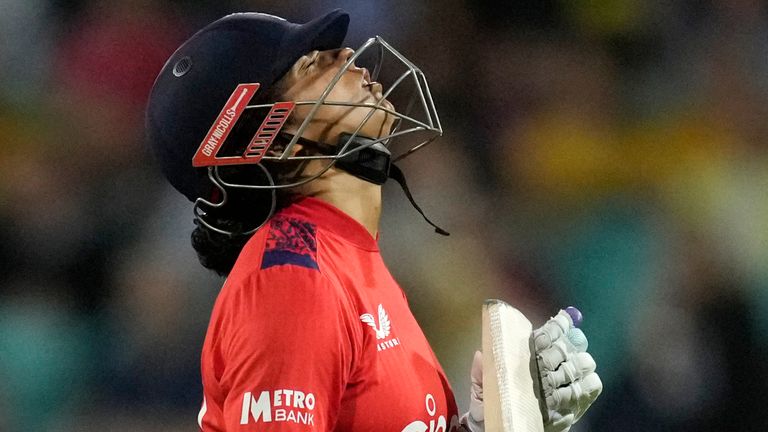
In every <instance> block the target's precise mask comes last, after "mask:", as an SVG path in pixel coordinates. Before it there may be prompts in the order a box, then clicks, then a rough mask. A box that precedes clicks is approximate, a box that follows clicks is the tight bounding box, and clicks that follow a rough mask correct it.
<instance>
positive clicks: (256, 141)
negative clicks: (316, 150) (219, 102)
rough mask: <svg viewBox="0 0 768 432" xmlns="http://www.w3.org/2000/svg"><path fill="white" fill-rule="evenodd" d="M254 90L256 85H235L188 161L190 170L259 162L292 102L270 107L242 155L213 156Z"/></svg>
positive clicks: (289, 111) (285, 117)
mask: <svg viewBox="0 0 768 432" xmlns="http://www.w3.org/2000/svg"><path fill="white" fill-rule="evenodd" d="M258 89H259V84H258V83H254V84H238V86H237V87H236V88H235V91H233V92H232V94H231V95H230V96H229V99H228V100H227V102H226V103H225V104H224V107H223V108H222V109H221V112H220V113H219V116H218V117H216V120H215V121H214V122H213V124H212V125H211V128H210V129H209V130H208V134H206V136H205V138H204V139H203V141H202V142H201V143H200V147H198V149H197V152H195V156H194V157H193V158H192V166H195V167H206V166H216V165H240V164H252V163H258V162H259V161H260V160H261V158H262V157H263V156H264V154H265V153H266V152H267V150H268V149H269V146H270V145H271V144H272V141H274V139H275V137H276V136H277V133H278V132H279V131H280V129H281V128H282V127H283V124H285V121H286V119H287V118H288V116H289V115H290V114H291V111H293V107H294V105H295V104H294V103H293V102H278V103H276V104H274V105H273V106H272V108H271V109H270V111H269V113H268V114H267V116H266V117H265V118H264V120H263V121H262V123H261V125H260V126H259V128H258V129H257V130H256V132H255V134H254V135H253V138H252V139H251V140H250V143H249V144H248V146H247V147H246V148H245V151H244V152H243V154H242V155H236V156H217V154H218V153H219V151H220V150H221V148H222V147H223V143H224V142H225V141H226V140H227V137H228V136H229V134H230V132H231V131H232V129H233V128H234V126H235V124H236V123H237V121H238V119H240V117H241V116H242V114H243V112H244V111H245V109H246V107H247V106H248V103H249V102H250V101H251V99H252V98H253V95H254V94H256V91H257V90H258ZM243 121H246V120H243ZM238 127H239V126H238Z"/></svg>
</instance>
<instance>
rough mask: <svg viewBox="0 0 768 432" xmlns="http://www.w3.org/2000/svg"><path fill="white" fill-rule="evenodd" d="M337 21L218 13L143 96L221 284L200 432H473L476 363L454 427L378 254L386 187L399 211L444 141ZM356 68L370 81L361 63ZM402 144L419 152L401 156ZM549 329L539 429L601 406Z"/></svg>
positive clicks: (419, 96)
mask: <svg viewBox="0 0 768 432" xmlns="http://www.w3.org/2000/svg"><path fill="white" fill-rule="evenodd" d="M348 23H349V17H348V15H347V14H346V13H344V12H342V11H339V10H336V11H333V12H330V13H328V14H327V15H325V16H322V17H320V18H317V19H315V20H313V21H311V22H309V23H306V24H293V23H290V22H288V21H286V20H284V19H282V18H279V17H276V16H272V15H267V14H259V13H239V14H233V15H229V16H226V17H224V18H221V19H219V20H217V21H215V22H213V23H211V24H209V25H208V26H206V27H205V28H203V29H202V30H200V31H199V32H197V33H196V34H195V35H193V36H192V37H191V38H190V39H189V40H187V41H186V42H185V43H184V44H183V45H182V46H181V47H180V48H179V49H178V50H177V51H176V52H175V53H174V54H173V55H172V56H171V58H170V59H169V60H168V62H167V63H166V65H165V66H164V67H163V69H162V71H161V72H160V74H159V76H158V77H157V80H156V81H155V84H154V87H153V89H152V93H151V95H150V100H149V104H148V108H147V132H148V138H149V142H150V145H151V147H152V150H153V153H154V154H155V156H156V157H157V159H158V161H159V163H160V166H161V168H162V170H163V172H164V174H165V175H166V177H167V178H168V179H169V181H170V182H171V184H173V186H174V187H175V188H176V189H178V190H179V191H180V192H181V193H183V194H184V195H185V196H186V197H187V198H189V199H190V200H191V201H193V202H194V211H195V224H196V228H195V230H194V232H193V234H192V243H193V246H194V248H195V249H196V251H197V253H198V256H199V259H200V262H201V263H202V265H204V266H205V267H207V268H210V269H212V270H214V271H216V272H218V273H219V274H221V275H226V276H227V279H226V282H225V283H224V286H223V288H222V289H221V291H220V293H219V295H218V298H217V300H216V303H215V306H214V308H213V312H212V316H211V320H210V324H209V327H208V332H207V335H206V338H205V343H204V346H203V353H202V361H201V368H202V380H203V393H204V394H203V401H202V408H201V410H200V413H199V416H198V423H199V425H200V428H201V429H202V430H203V431H205V432H220V431H257V430H258V431H272V430H274V431H331V430H333V431H414V432H415V431H427V430H429V431H456V430H463V429H465V428H467V429H470V430H483V415H482V384H481V382H480V380H479V379H477V377H478V376H480V375H478V373H479V367H480V366H479V364H480V363H479V362H475V366H474V371H473V373H472V374H473V376H474V377H475V379H474V384H473V395H472V409H471V411H470V413H467V414H466V415H464V416H461V415H460V414H459V413H458V411H457V406H456V402H455V400H454V395H453V393H452V391H451V387H450V385H449V384H448V382H447V380H446V377H445V374H444V373H443V370H442V368H441V367H440V364H439V363H438V361H437V359H436V358H435V355H434V354H433V352H432V350H431V348H430V346H429V344H428V342H427V340H426V338H425V337H424V335H423V333H422V331H421V329H420V328H419V325H418V324H417V322H416V320H415V319H414V317H413V315H412V314H411V311H410V310H409V307H408V303H407V301H406V297H405V294H404V293H403V291H402V290H401V289H400V287H399V286H398V285H397V283H396V282H395V281H394V279H393V278H392V276H391V275H390V273H389V271H388V270H387V268H386V266H385V264H384V262H383V261H382V258H381V255H380V253H379V248H378V245H377V237H378V229H379V227H378V225H379V215H380V210H381V199H382V198H381V185H382V184H383V183H384V182H385V181H386V180H387V179H388V178H390V177H392V178H394V179H395V180H397V181H398V182H399V183H401V185H402V186H403V188H404V190H405V191H406V194H407V195H408V196H409V198H410V194H409V193H408V192H407V187H406V186H405V180H404V177H403V176H402V173H401V172H400V170H399V169H398V168H397V167H396V166H395V165H394V162H395V161H396V160H398V159H400V158H402V157H405V156H407V155H409V154H411V153H412V152H414V151H415V150H417V149H419V148H421V147H423V146H424V145H425V144H426V143H428V142H430V141H431V140H432V139H434V138H435V137H437V136H439V135H440V134H441V133H442V129H441V126H440V121H439V118H438V116H437V112H436V111H435V108H434V104H433V102H432V97H431V94H430V93H429V87H428V86H427V82H426V79H425V77H424V75H423V73H422V72H421V71H420V70H419V69H418V68H417V67H416V66H415V65H413V64H412V63H411V62H410V61H409V60H408V59H407V58H405V57H404V56H403V55H402V54H400V53H399V52H397V51H396V50H395V49H394V48H392V47H391V46H390V45H389V44H388V43H386V41H384V40H383V39H381V38H378V37H377V38H372V39H370V40H369V41H367V42H366V43H365V44H364V45H363V46H362V47H361V48H360V49H358V50H357V51H355V50H352V49H349V48H341V46H342V42H343V40H344V38H345V36H346V31H347V26H348ZM363 54H366V55H373V57H374V59H375V61H374V65H373V66H372V68H371V69H366V68H362V67H358V66H357V64H356V60H358V59H361V58H362V57H360V56H362V55H363ZM386 64H390V65H394V66H393V69H392V70H396V69H398V68H399V70H400V72H398V73H392V72H385V71H384V70H383V68H382V65H386ZM387 73H389V78H390V79H391V81H392V83H391V85H388V86H386V87H385V86H384V85H382V84H380V83H379V82H378V81H377V77H378V76H386V75H387ZM406 87H410V89H409V91H407V92H405V93H404V94H406V95H409V96H408V99H407V102H405V103H404V104H405V105H404V106H403V107H402V108H399V109H395V106H394V105H393V104H392V103H391V102H390V99H392V98H393V97H394V95H395V93H394V91H395V90H396V89H399V90H402V89H404V88H406ZM399 90H398V91H399ZM404 136H409V137H417V138H418V139H417V140H416V144H415V145H412V146H409V147H408V148H407V149H405V151H402V152H401V154H399V155H396V154H395V153H394V149H395V147H394V144H393V143H395V142H397V141H399V140H400V139H401V138H402V137H404ZM411 201H413V200H412V199H411ZM414 205H415V203H414ZM416 207H417V209H418V206H416ZM425 218H426V217H425ZM430 223H431V222H430ZM436 229H437V230H438V232H441V233H445V232H444V231H442V230H440V229H439V228H437V227H436ZM547 326H549V327H547ZM558 329H559V327H558V325H557V322H556V320H551V321H550V322H549V323H548V324H545V328H544V330H545V331H546V333H547V335H550V336H551V337H549V336H548V339H547V340H548V342H547V343H546V344H544V346H542V347H541V349H542V350H544V349H548V350H550V351H551V352H552V353H555V357H557V358H558V359H557V360H556V361H555V363H556V364H562V365H563V366H562V367H560V368H559V369H558V370H559V374H558V373H556V372H557V371H555V370H553V371H552V374H551V376H550V377H544V378H545V379H544V381H546V380H549V381H550V382H551V383H553V384H552V386H553V387H554V388H555V389H558V388H559V389H558V391H561V393H562V395H561V396H558V397H557V398H556V399H557V401H556V403H553V404H552V406H550V411H552V413H554V415H550V416H549V417H550V418H553V419H555V420H554V421H550V422H548V425H547V428H548V429H547V430H552V431H554V430H567V429H568V428H569V427H570V425H571V424H572V423H573V422H574V421H575V419H576V418H577V417H578V416H580V415H581V413H583V411H584V410H585V409H586V407H587V406H589V404H591V402H592V401H593V400H594V397H596V396H597V393H599V389H597V390H596V389H595V388H594V387H595V386H594V385H592V386H591V387H589V388H587V389H584V385H583V384H584V382H587V381H589V380H583V379H582V378H584V377H585V375H589V374H593V371H594V362H593V361H592V360H591V357H589V358H588V359H585V358H584V357H583V355H586V356H588V354H586V353H581V354H582V356H581V357H579V356H577V355H575V354H574V352H575V351H573V349H572V347H571V345H563V341H564V340H565V336H564V334H565V333H567V327H566V329H565V331H560V330H558ZM540 331H542V330H540ZM550 342H551V343H550ZM558 344H559V345H558ZM550 357H552V356H550ZM579 358H581V360H578V359H579ZM590 362H591V365H590V364H589V363H590ZM595 377H596V375H595ZM592 381H594V380H592ZM597 382H598V383H599V380H597Z"/></svg>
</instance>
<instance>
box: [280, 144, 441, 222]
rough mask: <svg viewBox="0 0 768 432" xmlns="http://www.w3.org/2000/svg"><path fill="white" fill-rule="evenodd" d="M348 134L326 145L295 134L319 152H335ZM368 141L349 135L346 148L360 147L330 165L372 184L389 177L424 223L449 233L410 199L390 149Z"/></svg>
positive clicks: (408, 191)
mask: <svg viewBox="0 0 768 432" xmlns="http://www.w3.org/2000/svg"><path fill="white" fill-rule="evenodd" d="M285 135H288V134H285ZM351 136H352V134H348V133H342V134H341V135H340V136H339V142H338V143H337V145H336V146H330V145H328V144H324V143H319V142H316V141H312V140H309V139H306V138H303V137H299V139H298V140H297V141H296V142H297V143H299V144H302V145H304V146H305V147H307V146H308V147H311V148H314V149H317V150H318V151H319V152H320V153H322V154H324V155H329V156H330V155H335V154H337V152H338V149H340V148H341V147H342V146H343V145H344V144H346V143H347V141H349V139H350V137H351ZM371 141H373V139H371V138H368V137H364V136H360V135H357V136H355V137H354V138H352V141H351V142H350V143H349V145H348V146H347V148H348V149H349V150H354V149H356V148H358V147H364V148H362V149H360V150H358V151H356V152H354V153H351V154H348V155H347V156H344V157H342V158H339V159H337V160H336V163H335V164H334V166H335V167H337V168H339V169H341V170H344V171H346V172H348V173H349V174H352V175H353V176H355V177H357V178H359V179H361V180H365V181H367V182H369V183H373V184H375V185H382V184H384V183H386V181H387V179H390V178H391V179H392V180H394V181H396V182H397V183H398V184H399V185H400V187H401V188H402V189H403V192H404V193H405V196H406V197H407V198H408V201H410V202H411V205H412V206H413V208H415V209H416V211H418V212H419V214H421V216H422V217H423V218H424V220H425V221H427V223H428V224H430V225H432V227H434V228H435V232H436V233H438V234H441V235H444V236H448V235H450V233H449V232H448V231H446V230H444V229H442V228H440V227H439V226H437V225H435V224H434V223H433V222H432V221H431V220H429V218H428V217H427V215H425V214H424V211H423V210H422V209H421V207H419V205H418V204H416V200H414V199H413V195H411V191H410V190H408V183H406V181H405V175H404V174H403V171H402V170H401V169H400V168H399V167H398V166H397V165H395V164H394V163H392V160H391V159H392V153H390V151H389V149H388V148H387V147H386V146H385V145H384V144H382V143H380V142H377V143H374V144H369V143H370V142H371Z"/></svg>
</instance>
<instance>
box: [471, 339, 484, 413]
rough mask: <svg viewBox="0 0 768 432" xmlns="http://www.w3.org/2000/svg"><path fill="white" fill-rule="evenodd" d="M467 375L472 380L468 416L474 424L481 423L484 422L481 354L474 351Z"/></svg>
mask: <svg viewBox="0 0 768 432" xmlns="http://www.w3.org/2000/svg"><path fill="white" fill-rule="evenodd" d="M469 375H470V378H471V380H472V385H471V388H470V397H469V416H470V417H472V419H473V420H474V421H475V422H482V421H484V420H485V412H484V409H483V353H481V352H480V351H475V357H474V358H473V359H472V368H471V369H470V374H469Z"/></svg>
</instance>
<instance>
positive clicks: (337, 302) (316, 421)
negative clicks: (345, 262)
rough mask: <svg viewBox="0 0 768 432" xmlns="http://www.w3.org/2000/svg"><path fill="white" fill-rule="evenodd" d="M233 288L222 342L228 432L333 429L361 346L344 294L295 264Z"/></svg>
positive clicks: (319, 275) (260, 274) (355, 320)
mask: <svg viewBox="0 0 768 432" xmlns="http://www.w3.org/2000/svg"><path fill="white" fill-rule="evenodd" d="M233 288H234V289H233V290H232V291H231V292H230V294H231V295H229V298H228V301H227V305H226V307H227V313H225V314H223V316H222V318H223V322H222V333H221V339H220V345H219V350H220V355H221V356H222V364H223V370H222V374H221V379H220V382H221V385H222V389H224V390H225V394H226V399H225V401H224V410H223V411H224V412H223V415H224V422H225V424H226V430H227V431H230V430H231V431H256V430H258V431H329V430H332V429H333V427H334V424H335V423H336V419H337V417H338V412H339V407H340V404H341V398H342V395H343V393H344V389H345V387H346V384H347V382H348V381H349V377H350V375H351V373H352V371H353V368H354V364H355V361H356V356H357V355H359V353H360V346H361V344H362V332H361V328H360V325H359V319H358V318H357V314H356V313H355V312H354V308H353V305H352V304H351V302H350V301H349V299H348V297H347V296H345V295H344V292H343V291H342V290H341V289H340V288H338V287H336V286H335V285H334V284H332V283H331V282H330V281H329V280H328V278H327V277H325V276H324V275H323V274H322V273H320V272H319V271H317V270H316V269H308V268H303V267H295V266H279V267H273V268H270V269H267V270H262V271H260V272H258V273H255V274H253V275H251V276H249V277H247V278H244V279H243V281H242V282H241V283H240V284H239V286H235V287H233Z"/></svg>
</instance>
